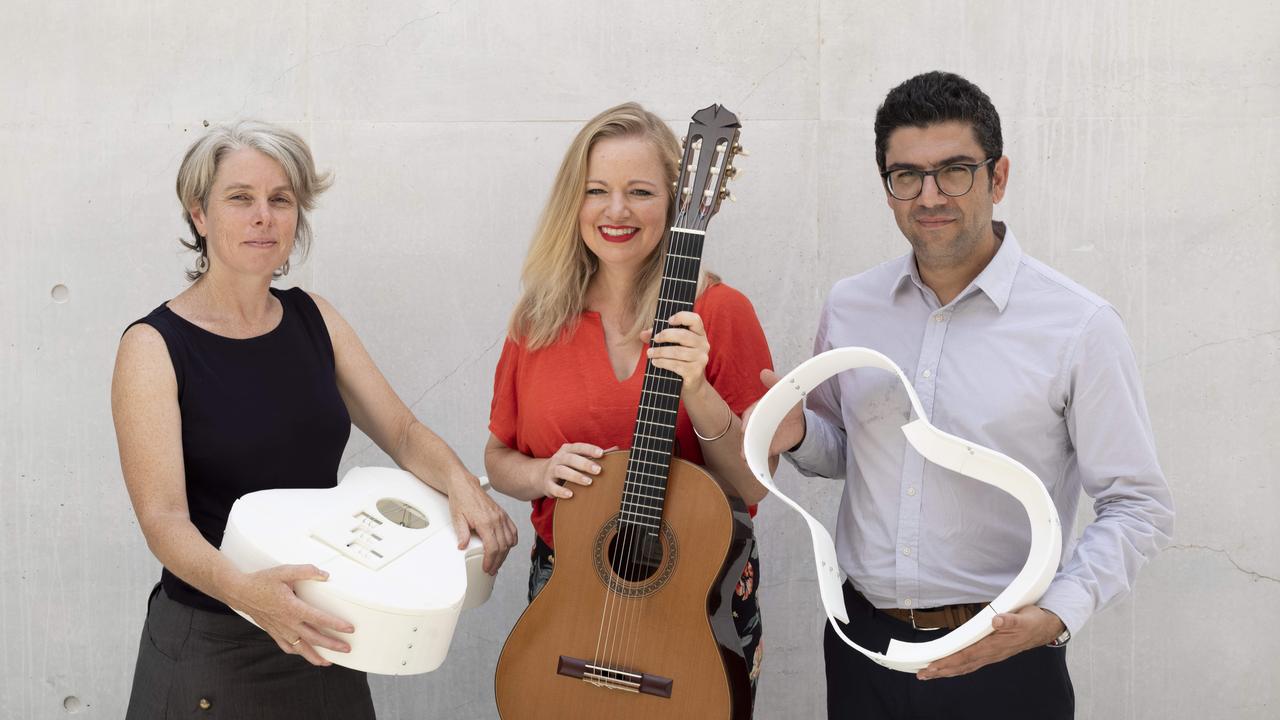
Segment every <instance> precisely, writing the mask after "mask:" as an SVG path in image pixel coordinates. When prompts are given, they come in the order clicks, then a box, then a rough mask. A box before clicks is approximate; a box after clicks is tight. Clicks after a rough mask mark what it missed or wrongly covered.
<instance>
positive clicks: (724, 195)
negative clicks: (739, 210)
mask: <svg viewBox="0 0 1280 720" xmlns="http://www.w3.org/2000/svg"><path fill="white" fill-rule="evenodd" d="M720 199H721V200H728V201H729V202H738V198H736V197H734V196H733V193H731V192H729V188H725V189H723V190H721V191H720Z"/></svg>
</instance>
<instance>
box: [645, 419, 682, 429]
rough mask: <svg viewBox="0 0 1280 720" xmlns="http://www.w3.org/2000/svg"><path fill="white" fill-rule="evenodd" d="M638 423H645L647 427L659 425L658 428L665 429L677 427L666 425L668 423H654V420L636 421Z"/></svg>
mask: <svg viewBox="0 0 1280 720" xmlns="http://www.w3.org/2000/svg"><path fill="white" fill-rule="evenodd" d="M636 422H638V423H644V424H645V425H657V426H658V427H664V428H674V427H675V426H674V425H668V424H666V423H660V422H653V421H652V420H636Z"/></svg>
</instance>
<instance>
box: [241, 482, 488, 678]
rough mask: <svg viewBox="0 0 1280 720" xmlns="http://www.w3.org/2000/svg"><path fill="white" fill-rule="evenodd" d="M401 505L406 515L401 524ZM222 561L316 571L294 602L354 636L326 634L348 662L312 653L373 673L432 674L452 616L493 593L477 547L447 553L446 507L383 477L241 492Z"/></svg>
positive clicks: (428, 492)
mask: <svg viewBox="0 0 1280 720" xmlns="http://www.w3.org/2000/svg"><path fill="white" fill-rule="evenodd" d="M405 504H407V505H408V506H411V508H413V509H415V510H417V511H418V512H417V513H413V512H412V511H410V512H409V513H408V514H405V513H404V511H403V506H404V505H405ZM424 521H425V522H424ZM400 523H405V524H400ZM411 525H425V526H424V527H416V528H415V527H410V526H411ZM222 552H223V554H224V555H226V556H227V557H228V558H229V559H230V560H231V562H232V563H233V564H235V566H236V567H237V568H238V569H240V570H241V571H243V572H256V571H258V570H265V569H267V568H270V567H275V566H276V565H292V564H306V563H310V564H312V565H315V566H316V567H318V568H321V569H322V570H324V571H326V572H328V573H329V579H328V580H326V581H312V580H307V581H302V582H299V583H295V585H294V592H296V593H297V595H298V597H299V598H301V599H302V600H303V601H304V602H306V603H308V604H310V605H313V606H315V607H317V608H319V609H321V610H323V611H325V612H327V613H330V614H332V615H335V616H337V617H339V618H342V619H343V620H346V621H347V622H349V623H351V624H352V625H353V626H355V632H354V633H352V634H350V635H346V634H340V633H334V634H333V635H334V637H339V638H341V639H342V640H344V641H346V642H347V643H348V644H349V645H350V646H351V652H349V653H340V652H333V651H331V650H327V649H325V648H321V647H316V648H315V649H316V651H317V652H318V653H319V654H320V656H321V657H323V658H325V659H326V660H329V661H330V662H332V663H334V664H335V665H342V666H344V667H348V668H352V669H355V670H363V671H365V672H371V673H379V674H382V675H416V674H419V673H425V672H431V671H432V670H435V669H436V668H437V667H439V666H440V663H442V662H444V658H445V654H446V653H448V651H449V643H450V641H451V640H452V639H453V631H454V628H455V627H456V626H457V623H458V614H459V613H460V612H461V611H462V610H465V609H469V608H473V607H475V606H477V605H480V604H481V603H483V602H485V601H486V600H488V599H489V595H490V593H492V591H493V577H492V576H491V575H488V574H487V573H485V572H484V571H483V569H482V563H483V560H484V550H483V547H482V546H481V544H480V540H479V539H478V538H476V537H475V536H474V535H473V536H472V537H471V543H470V544H469V545H468V546H467V548H466V549H465V550H459V549H458V541H457V535H456V534H455V532H454V529H453V522H452V519H451V516H450V513H449V500H448V498H447V497H446V496H445V495H444V494H442V493H440V492H438V491H436V490H435V489H433V488H431V487H429V486H427V485H426V484H424V483H423V482H421V481H420V480H418V479H417V478H416V477H414V476H413V475H412V474H410V473H408V472H405V471H404V470H399V469H393V468H377V467H369V468H352V469H351V470H350V471H349V472H347V474H346V475H345V476H344V477H343V479H342V482H341V483H339V484H338V486H337V487H335V488H329V489H316V490H288V489H280V490H262V491H259V492H255V493H249V494H248V495H245V496H244V497H241V498H240V499H239V500H237V501H236V503H235V505H233V506H232V508H231V515H230V517H229V518H228V520H227V529H226V532H225V534H224V535H223V539H222ZM240 614H241V615H242V616H243V615H244V613H240ZM244 617H245V619H247V620H249V621H250V622H252V619H250V618H249V617H248V616H244Z"/></svg>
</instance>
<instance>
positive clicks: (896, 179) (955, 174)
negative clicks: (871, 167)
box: [880, 158, 996, 200]
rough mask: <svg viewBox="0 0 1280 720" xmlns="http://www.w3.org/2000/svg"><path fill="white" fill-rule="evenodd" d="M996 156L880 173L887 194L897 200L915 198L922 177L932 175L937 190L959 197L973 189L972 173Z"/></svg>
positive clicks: (919, 190)
mask: <svg viewBox="0 0 1280 720" xmlns="http://www.w3.org/2000/svg"><path fill="white" fill-rule="evenodd" d="M995 161H996V158H987V159H986V160H983V161H982V162H978V163H951V164H950V165H945V166H943V167H940V168H938V169H936V170H890V171H888V172H882V173H880V177H881V179H883V180H884V186H885V188H886V189H888V191H889V194H890V195H892V196H894V197H895V198H897V199H898V200H915V199H916V198H918V197H920V193H921V192H923V191H924V179H925V178H927V177H929V176H930V175H932V176H933V181H934V183H936V184H937V185H938V191H939V192H941V193H942V194H943V195H946V196H947V197H960V196H961V195H964V194H965V193H967V192H969V191H970V190H972V189H973V174H974V173H976V172H978V168H980V167H982V166H984V165H989V164H991V163H993V162H995Z"/></svg>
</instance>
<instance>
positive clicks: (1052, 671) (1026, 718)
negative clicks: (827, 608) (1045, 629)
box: [823, 582, 1075, 720]
mask: <svg viewBox="0 0 1280 720" xmlns="http://www.w3.org/2000/svg"><path fill="white" fill-rule="evenodd" d="M844 602H845V607H846V608H847V609H848V612H849V623H850V624H849V625H843V624H842V625H841V626H840V630H841V631H842V632H844V634H845V635H847V636H848V637H849V639H851V640H853V641H854V642H856V643H858V644H859V645H861V646H862V647H864V648H867V649H868V650H873V651H875V652H881V653H883V652H884V651H885V650H887V649H888V647H889V640H890V639H895V640H901V641H904V642H925V641H928V640H935V639H937V638H939V637H942V636H943V635H945V634H946V633H947V631H946V630H916V629H914V628H912V627H911V625H910V624H908V623H904V622H901V621H899V620H895V619H894V618H891V617H889V616H888V615H885V614H884V613H881V612H878V611H876V610H875V608H873V607H872V606H871V604H870V603H868V602H867V601H866V599H864V598H863V597H862V595H860V594H858V593H857V592H856V591H855V590H853V588H852V586H851V585H850V584H849V583H848V582H846V583H845V585H844ZM823 655H824V656H825V659H826V667H827V717H828V718H829V720H837V719H838V720H935V719H944V720H951V719H952V718H955V719H956V720H964V719H967V718H974V719H975V720H978V719H981V720H1005V719H1008V720H1069V719H1070V718H1073V717H1074V716H1075V691H1074V690H1073V689H1072V687H1071V677H1070V676H1069V675H1068V674H1067V656H1066V649H1065V648H1052V647H1039V648H1034V649H1031V650H1027V651H1026V652H1023V653H1019V654H1018V655H1014V656H1013V657H1011V658H1008V659H1006V660H1004V661H1002V662H999V663H994V664H992V665H987V666H985V667H982V668H979V669H978V670H975V671H974V672H972V673H969V674H968V675H961V676H959V677H953V678H939V679H937V680H928V681H922V680H917V679H916V676H915V675H914V674H912V673H904V672H900V671H898V670H890V669H889V668H886V667H882V666H880V665H877V664H876V663H874V662H872V661H871V660H869V659H867V658H866V657H864V656H863V655H862V654H861V653H859V652H858V651H857V650H854V649H853V648H851V647H849V646H848V645H846V644H845V643H844V641H843V640H841V639H840V638H839V636H837V635H836V634H835V631H834V630H833V629H832V628H831V625H830V624H828V625H827V626H826V632H825V637H824V639H823Z"/></svg>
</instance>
